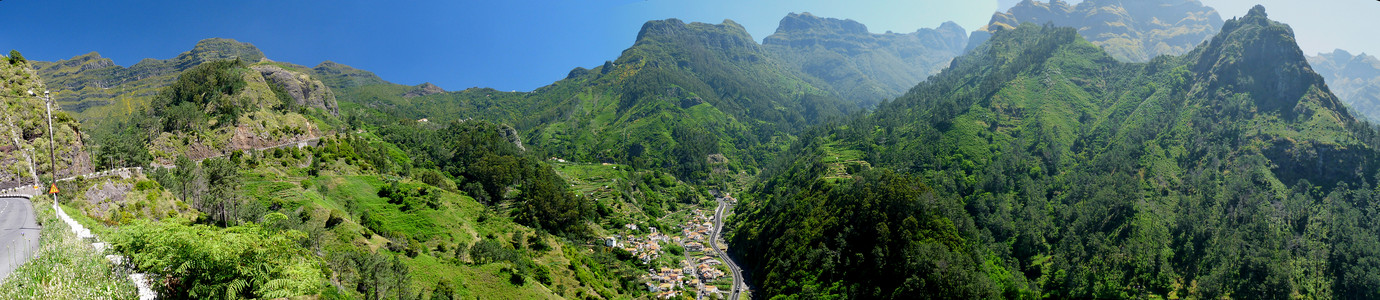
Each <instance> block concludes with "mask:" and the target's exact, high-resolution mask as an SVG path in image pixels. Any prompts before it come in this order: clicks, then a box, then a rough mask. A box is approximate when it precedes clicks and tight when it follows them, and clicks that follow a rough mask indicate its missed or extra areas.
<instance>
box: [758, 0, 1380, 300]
mask: <svg viewBox="0 0 1380 300" xmlns="http://www.w3.org/2000/svg"><path fill="white" fill-rule="evenodd" d="M1375 137H1377V130H1376V129H1375V128H1374V127H1372V126H1371V125H1369V124H1367V123H1364V122H1362V121H1358V120H1356V119H1355V118H1353V117H1352V116H1351V115H1350V114H1349V113H1348V112H1347V111H1346V110H1345V108H1344V106H1342V105H1341V104H1340V102H1338V100H1337V99H1336V97H1335V96H1332V95H1331V93H1329V92H1328V91H1327V88H1326V86H1325V85H1324V84H1323V81H1322V78H1321V77H1320V76H1318V75H1317V74H1314V73H1313V72H1312V71H1311V69H1309V68H1308V66H1307V63H1306V62H1305V61H1304V56H1303V55H1302V53H1301V51H1300V50H1299V48H1298V46H1297V45H1296V44H1295V43H1294V37H1293V32H1292V30H1291V29H1290V28H1289V27H1288V26H1287V25H1284V24H1281V23H1278V22H1274V21H1271V20H1269V19H1268V18H1267V17H1266V14H1265V11H1264V8H1262V7H1259V6H1257V7H1256V8H1254V9H1252V10H1251V11H1250V13H1249V14H1248V15H1246V16H1245V17H1241V18H1238V19H1233V20H1230V21H1228V22H1226V24H1225V25H1224V26H1223V30H1222V32H1221V33H1220V34H1218V35H1217V36H1216V37H1214V38H1212V39H1211V40H1210V41H1209V42H1207V43H1205V44H1203V45H1202V46H1200V47H1199V48H1197V49H1195V50H1194V51H1192V52H1190V53H1188V54H1186V55H1184V56H1178V57H1171V56H1161V57H1158V58H1155V59H1153V60H1151V61H1150V62H1148V63H1122V62H1118V61H1116V60H1114V59H1112V58H1111V57H1110V56H1108V55H1107V54H1106V53H1105V52H1104V51H1102V50H1101V49H1099V47H1096V46H1094V45H1092V44H1090V43H1088V42H1087V41H1085V40H1083V38H1082V37H1081V36H1079V35H1078V33H1077V32H1076V31H1074V30H1073V29H1071V28H1057V27H1051V26H1045V27H1038V26H1034V25H1031V24H1028V23H1027V24H1026V25H1022V26H1021V27H1019V28H1014V29H1011V30H999V31H998V32H996V33H995V34H994V36H993V37H992V38H991V40H990V41H988V42H987V43H986V44H983V45H981V46H978V47H977V48H975V50H973V51H972V52H969V53H968V54H966V55H964V56H962V57H959V58H958V59H957V60H956V61H955V63H954V65H953V66H952V67H950V68H949V69H946V70H945V71H944V72H943V73H941V74H940V75H938V76H936V77H933V78H931V79H930V80H929V81H926V82H925V83H922V84H920V85H919V86H918V87H916V88H915V89H913V90H911V92H910V93H908V94H907V95H905V96H902V97H900V98H898V99H896V100H895V101H892V102H889V103H884V104H882V105H881V106H880V107H879V108H878V109H877V111H876V113H874V114H872V115H869V116H867V117H864V118H859V119H854V120H850V121H847V122H839V123H836V124H832V125H830V126H825V127H823V128H817V129H816V130H812V131H810V132H809V133H808V134H803V135H802V136H801V138H800V142H799V143H798V144H796V145H794V146H792V150H791V151H789V152H788V153H791V156H792V157H791V158H790V159H787V160H783V161H781V162H779V163H778V164H776V165H775V166H774V167H773V169H770V170H769V171H767V172H764V174H765V175H764V177H763V178H764V180H763V181H761V183H759V184H757V185H755V186H754V187H753V188H752V189H753V191H754V194H755V195H756V196H755V199H753V200H752V201H748V202H747V204H745V205H742V206H739V207H738V213H739V214H740V217H738V218H735V220H736V223H735V224H733V225H732V226H733V227H734V232H735V235H734V236H733V237H732V244H733V245H734V246H735V248H734V249H737V250H736V251H738V252H739V253H740V255H742V256H743V257H744V258H746V259H745V261H747V262H748V263H749V265H751V266H752V269H753V270H754V275H753V280H754V281H755V282H757V284H758V286H760V287H762V289H763V290H762V293H763V294H765V295H766V296H768V297H778V296H781V297H783V298H813V297H829V296H843V297H846V298H898V297H905V296H904V295H915V294H917V293H920V294H925V295H932V296H937V297H943V298H992V297H1005V298H1039V297H1051V298H1143V297H1171V298H1172V297H1202V298H1222V297H1231V298H1250V299H1260V298H1293V297H1306V298H1373V297H1376V296H1377V295H1380V290H1377V289H1376V288H1375V287H1377V286H1380V282H1377V281H1375V278H1380V277H1377V276H1376V274H1375V273H1374V272H1373V271H1370V269H1369V267H1366V266H1367V265H1368V263H1367V262H1366V260H1367V259H1366V257H1371V256H1372V255H1374V253H1373V250H1369V249H1376V247H1377V246H1380V245H1377V244H1376V240H1375V239H1374V238H1373V236H1374V235H1375V234H1376V232H1377V231H1376V230H1380V227H1377V226H1376V225H1375V223H1372V222H1371V221H1369V220H1371V219H1372V218H1371V217H1368V216H1369V215H1371V214H1372V213H1370V211H1371V210H1373V209H1374V208H1373V205H1372V204H1371V202H1372V201H1369V199H1370V198H1369V197H1370V195H1372V193H1374V192H1375V191H1376V188H1375V186H1376V184H1377V183H1380V182H1377V179H1380V178H1377V177H1376V175H1377V172H1376V171H1377V170H1376V164H1375V162H1376V158H1377V157H1380V156H1377V154H1380V153H1377V152H1376V150H1375V149H1377V148H1376V146H1377V144H1376V142H1377V140H1375ZM877 274H886V275H881V276H877Z"/></svg>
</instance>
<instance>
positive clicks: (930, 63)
mask: <svg viewBox="0 0 1380 300" xmlns="http://www.w3.org/2000/svg"><path fill="white" fill-rule="evenodd" d="M967 42H968V35H967V33H966V31H965V30H964V29H963V28H962V27H960V26H958V24H955V23H953V22H947V23H944V24H943V25H940V26H939V27H938V28H935V29H928V28H926V29H920V30H917V31H915V32H913V33H905V34H902V33H890V32H888V33H885V34H873V33H870V32H868V31H867V26H865V25H863V24H861V23H858V22H856V21H853V20H839V19H834V18H821V17H816V16H814V15H812V14H810V13H801V14H794V13H792V14H790V15H787V16H786V17H785V18H783V19H781V25H780V27H778V28H777V30H776V33H774V34H772V35H771V36H768V37H766V38H765V39H763V40H762V45H763V48H766V49H767V51H768V52H770V53H771V54H772V55H773V56H774V57H776V58H778V59H780V60H781V61H782V62H785V63H786V64H787V65H788V66H790V67H792V68H794V69H796V70H797V71H800V72H802V73H804V74H806V75H809V76H810V77H813V79H815V80H813V81H814V82H812V83H815V84H816V85H818V86H821V87H822V88H826V89H829V90H831V91H832V92H834V93H835V94H836V95H838V96H839V97H840V98H843V99H846V100H851V101H853V102H857V103H860V104H863V105H865V106H870V105H871V104H875V103H877V102H879V101H881V100H884V99H888V98H893V97H896V96H899V95H901V93H904V92H905V91H906V90H909V89H910V88H911V87H913V86H915V84H917V83H920V82H921V81H924V80H925V78H926V77H929V76H930V75H934V74H936V73H938V72H939V71H940V70H942V69H943V68H944V67H946V66H948V65H949V62H950V61H951V60H953V58H954V57H956V56H958V55H959V54H962V52H963V50H964V47H965V46H966V45H967Z"/></svg>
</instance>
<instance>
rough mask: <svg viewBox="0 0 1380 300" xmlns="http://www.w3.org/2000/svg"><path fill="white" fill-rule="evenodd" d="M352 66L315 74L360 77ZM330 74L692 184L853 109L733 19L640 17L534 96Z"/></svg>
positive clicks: (363, 99)
mask: <svg viewBox="0 0 1380 300" xmlns="http://www.w3.org/2000/svg"><path fill="white" fill-rule="evenodd" d="M350 69H351V68H348V67H344V66H339V65H330V66H326V65H323V66H318V67H317V69H316V71H317V73H318V74H359V73H358V72H355V71H350ZM363 77H365V78H371V77H368V76H367V75H365V76H363ZM327 81H328V82H330V81H334V82H336V83H335V84H339V85H338V86H333V87H334V88H336V90H337V91H339V95H341V96H340V97H341V99H342V101H346V102H353V103H355V104H358V105H363V106H366V107H371V108H377V109H379V110H382V111H385V112H390V113H392V114H396V115H400V116H405V117H409V118H412V119H423V118H426V119H428V120H430V121H432V122H447V121H450V120H456V119H469V118H477V119H487V120H492V121H497V122H503V123H509V124H513V125H514V126H515V127H516V128H517V129H518V130H519V131H520V132H521V133H522V136H523V137H524V140H525V141H527V144H528V145H530V146H532V147H535V148H537V149H541V150H542V151H546V152H547V153H549V154H550V155H551V156H559V157H562V158H565V159H572V160H575V161H596V162H620V163H627V164H631V165H633V166H635V167H638V168H663V169H666V170H672V171H674V172H675V173H676V174H677V175H678V176H679V177H681V178H687V179H691V180H700V179H705V178H707V177H708V176H709V175H710V174H711V173H712V174H735V173H737V171H740V170H746V169H751V168H755V166H756V165H758V164H759V162H760V161H763V160H765V159H767V158H768V157H769V156H770V155H771V153H775V152H776V150H775V149H776V148H777V147H781V146H784V145H785V143H786V142H787V141H788V140H789V139H790V135H791V133H793V132H798V131H799V128H802V127H804V126H806V125H809V124H814V123H817V122H819V121H821V120H825V119H828V118H831V117H838V116H842V115H843V114H844V113H845V112H848V111H852V110H854V109H855V107H856V106H854V105H849V104H845V103H844V102H842V101H840V100H838V99H837V98H836V97H833V96H832V95H830V94H829V93H828V92H826V91H824V90H822V89H820V88H816V87H815V86H813V85H811V84H810V83H809V82H808V81H807V80H805V79H802V77H801V76H799V75H797V73H795V72H794V71H792V70H790V69H789V68H786V67H783V64H782V63H781V62H779V61H776V60H775V59H773V58H772V56H771V55H770V54H769V53H768V52H767V51H766V50H765V49H764V48H763V47H762V46H760V45H758V44H757V43H756V42H755V41H754V40H753V39H752V38H751V37H750V36H749V35H748V34H747V31H746V30H744V29H743V28H742V26H740V25H738V24H737V23H734V22H732V21H725V22H724V23H723V24H717V25H716V24H705V23H689V24H687V23H685V22H682V21H680V20H676V19H669V20H661V21H651V22H647V23H646V24H645V25H644V26H643V27H642V30H641V31H640V32H639V33H638V36H637V41H636V43H634V45H633V46H632V47H630V48H628V49H627V50H625V51H623V54H622V55H621V56H620V57H619V58H618V59H617V60H615V61H609V62H606V63H604V65H602V66H599V67H596V68H594V69H592V70H591V69H585V68H576V69H575V70H572V71H571V72H570V74H569V76H567V78H566V79H564V80H561V81H557V82H555V83H553V84H551V85H549V86H545V87H542V88H539V89H537V90H535V91H532V92H499V91H495V90H492V89H480V88H472V89H467V90H464V91H457V92H445V93H438V94H429V93H416V92H415V90H416V89H417V88H416V87H409V86H403V85H397V84H372V85H370V84H365V85H355V86H351V85H347V84H345V83H354V82H356V81H346V80H338V81H337V80H333V79H331V80H327ZM423 94H426V95H423ZM407 96H413V97H407ZM711 158H714V160H713V161H712V162H711ZM719 158H726V159H727V161H724V160H723V159H719Z"/></svg>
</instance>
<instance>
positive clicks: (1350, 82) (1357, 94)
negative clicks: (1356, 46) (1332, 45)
mask: <svg viewBox="0 0 1380 300" xmlns="http://www.w3.org/2000/svg"><path fill="white" fill-rule="evenodd" d="M1308 64H1309V65H1311V66H1312V67H1313V69H1314V70H1316V71H1317V72H1318V74H1321V75H1322V76H1323V78H1325V79H1327V86H1328V87H1329V88H1331V89H1332V92H1333V93H1336V94H1337V98H1341V99H1342V102H1345V103H1346V104H1347V105H1348V106H1351V108H1352V109H1354V110H1356V112H1357V114H1358V115H1360V116H1365V117H1366V118H1367V119H1370V120H1372V121H1375V120H1380V60H1377V59H1376V58H1375V56H1370V55H1366V54H1365V53H1361V54H1357V55H1351V53H1350V52H1346V51H1345V50H1341V49H1337V50H1336V51H1333V52H1332V53H1319V54H1318V55H1317V56H1309V57H1308Z"/></svg>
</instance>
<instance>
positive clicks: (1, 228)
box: [0, 196, 40, 282]
mask: <svg viewBox="0 0 1380 300" xmlns="http://www.w3.org/2000/svg"><path fill="white" fill-rule="evenodd" d="M34 218H35V217H34V206H33V203H31V202H30V201H29V199H28V198H23V197H17V196H3V197H0V246H3V248H0V282H3V281H4V279H5V278H6V277H8V276H9V275H10V273H12V272H14V269H17V268H19V266H21V265H24V263H25V262H28V261H29V258H31V257H33V255H34V253H38V241H39V239H38V235H39V229H40V227H39V226H38V222H37V221H36V220H35V219H34Z"/></svg>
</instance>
